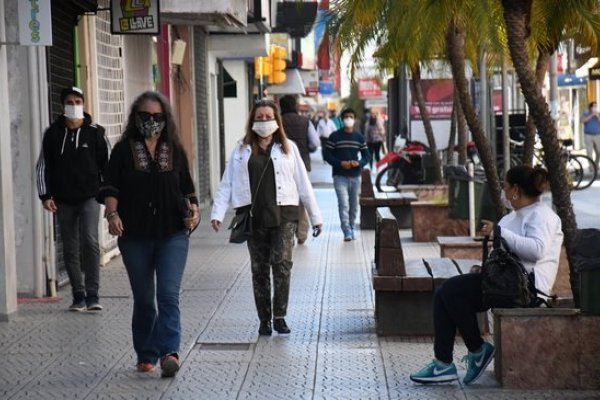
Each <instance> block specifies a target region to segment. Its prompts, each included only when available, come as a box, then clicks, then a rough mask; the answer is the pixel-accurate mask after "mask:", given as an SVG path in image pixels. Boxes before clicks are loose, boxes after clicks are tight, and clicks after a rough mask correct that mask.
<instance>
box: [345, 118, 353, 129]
mask: <svg viewBox="0 0 600 400" xmlns="http://www.w3.org/2000/svg"><path fill="white" fill-rule="evenodd" d="M344 126H345V127H346V128H353V127H354V118H344Z"/></svg>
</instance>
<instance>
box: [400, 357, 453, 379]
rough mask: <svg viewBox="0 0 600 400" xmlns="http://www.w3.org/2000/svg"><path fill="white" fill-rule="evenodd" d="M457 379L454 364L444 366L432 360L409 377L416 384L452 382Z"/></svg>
mask: <svg viewBox="0 0 600 400" xmlns="http://www.w3.org/2000/svg"><path fill="white" fill-rule="evenodd" d="M457 379H458V375H457V374H456V366H455V365H454V363H451V364H445V363H443V362H441V361H438V360H436V359H434V360H433V361H431V363H429V364H427V366H426V367H425V368H423V369H422V370H420V371H419V372H416V373H414V374H411V375H410V380H412V381H414V382H417V383H440V382H452V381H455V380H457Z"/></svg>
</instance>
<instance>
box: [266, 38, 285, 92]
mask: <svg viewBox="0 0 600 400" xmlns="http://www.w3.org/2000/svg"><path fill="white" fill-rule="evenodd" d="M286 56H287V53H286V51H285V47H282V46H275V45H273V46H271V51H269V59H270V60H271V65H270V67H271V70H270V73H269V74H268V75H269V81H268V82H269V83H271V84H279V83H283V82H285V78H286V76H285V57H286Z"/></svg>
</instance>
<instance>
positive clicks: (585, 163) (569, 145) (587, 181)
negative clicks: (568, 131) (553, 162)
mask: <svg viewBox="0 0 600 400" xmlns="http://www.w3.org/2000/svg"><path fill="white" fill-rule="evenodd" d="M561 145H562V146H561V148H562V149H563V151H565V152H566V153H567V154H568V156H569V158H575V159H577V161H579V163H580V164H581V166H582V167H583V173H582V177H581V181H580V182H579V184H578V185H577V187H575V190H583V189H587V188H589V187H590V186H592V183H594V181H595V180H596V177H597V175H598V166H597V165H596V163H595V162H594V160H592V159H591V158H590V157H588V156H586V155H585V154H573V153H572V152H573V140H572V139H568V140H563V141H562V143H561ZM585 171H588V173H587V174H586V172H585Z"/></svg>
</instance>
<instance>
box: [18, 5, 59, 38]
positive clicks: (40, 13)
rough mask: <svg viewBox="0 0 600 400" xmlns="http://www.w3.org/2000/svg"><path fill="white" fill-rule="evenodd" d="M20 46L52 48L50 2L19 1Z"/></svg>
mask: <svg viewBox="0 0 600 400" xmlns="http://www.w3.org/2000/svg"><path fill="white" fill-rule="evenodd" d="M18 4H19V8H18V14H19V44H20V45H22V46H52V13H51V11H50V0H19V3H18Z"/></svg>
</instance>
